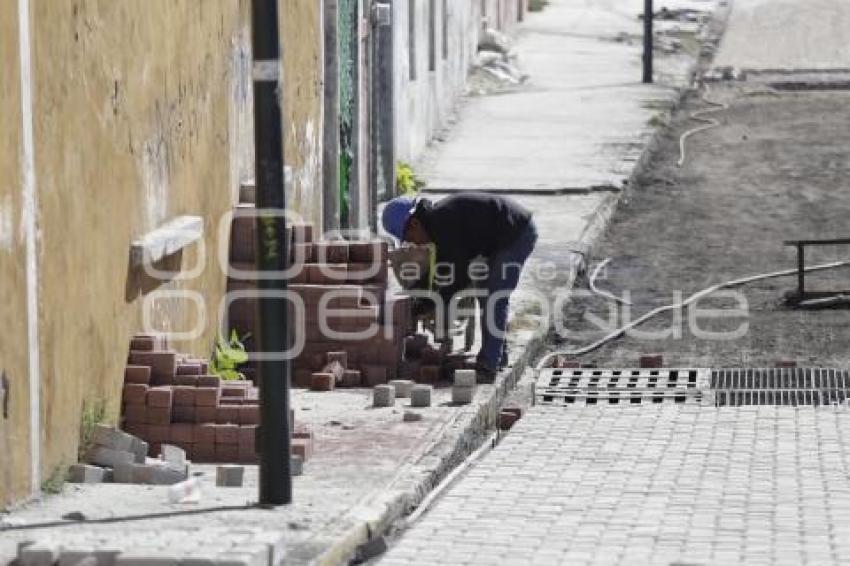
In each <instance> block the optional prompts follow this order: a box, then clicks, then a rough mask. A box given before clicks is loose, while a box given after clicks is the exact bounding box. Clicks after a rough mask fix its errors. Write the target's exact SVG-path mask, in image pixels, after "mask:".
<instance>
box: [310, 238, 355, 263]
mask: <svg viewBox="0 0 850 566" xmlns="http://www.w3.org/2000/svg"><path fill="white" fill-rule="evenodd" d="M314 250H315V251H314V252H313V253H314V254H315V256H316V261H317V262H320V263H348V243H347V242H319V243H317V244H316V245H315V246H314Z"/></svg>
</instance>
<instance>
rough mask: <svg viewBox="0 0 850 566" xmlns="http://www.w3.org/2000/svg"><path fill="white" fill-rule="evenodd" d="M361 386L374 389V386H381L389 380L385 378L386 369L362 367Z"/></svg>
mask: <svg viewBox="0 0 850 566" xmlns="http://www.w3.org/2000/svg"><path fill="white" fill-rule="evenodd" d="M362 372H363V373H362V378H363V385H364V386H366V387H374V386H375V385H383V384H385V383H387V381H388V380H389V378H388V376H387V368H386V367H384V366H376V365H367V366H363V370H362Z"/></svg>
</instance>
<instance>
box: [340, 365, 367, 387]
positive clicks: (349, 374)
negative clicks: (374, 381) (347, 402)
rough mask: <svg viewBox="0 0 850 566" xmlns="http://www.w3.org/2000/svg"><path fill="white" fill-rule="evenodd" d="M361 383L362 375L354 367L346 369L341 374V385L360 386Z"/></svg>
mask: <svg viewBox="0 0 850 566" xmlns="http://www.w3.org/2000/svg"><path fill="white" fill-rule="evenodd" d="M362 383H363V376H362V375H361V373H360V372H359V371H357V370H356V369H347V370H345V372H344V373H343V374H342V384H341V386H342V387H360V386H361V385H362Z"/></svg>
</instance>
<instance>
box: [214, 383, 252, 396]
mask: <svg viewBox="0 0 850 566" xmlns="http://www.w3.org/2000/svg"><path fill="white" fill-rule="evenodd" d="M247 391H248V387H246V386H244V385H229V384H227V385H222V386H221V396H222V397H239V398H244V397H245V393H247Z"/></svg>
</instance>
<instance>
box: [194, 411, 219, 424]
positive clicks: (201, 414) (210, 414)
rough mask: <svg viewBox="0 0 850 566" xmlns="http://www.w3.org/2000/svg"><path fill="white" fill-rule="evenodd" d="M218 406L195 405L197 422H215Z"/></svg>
mask: <svg viewBox="0 0 850 566" xmlns="http://www.w3.org/2000/svg"><path fill="white" fill-rule="evenodd" d="M217 415H218V407H195V422H196V423H198V424H205V423H215V421H216V417H217Z"/></svg>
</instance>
